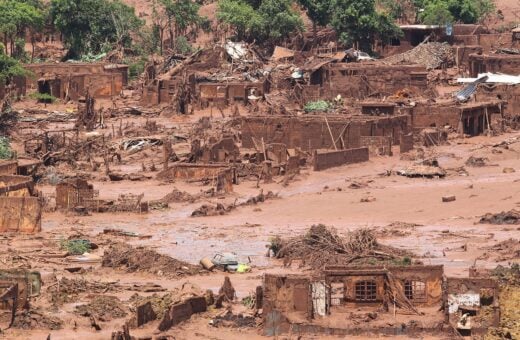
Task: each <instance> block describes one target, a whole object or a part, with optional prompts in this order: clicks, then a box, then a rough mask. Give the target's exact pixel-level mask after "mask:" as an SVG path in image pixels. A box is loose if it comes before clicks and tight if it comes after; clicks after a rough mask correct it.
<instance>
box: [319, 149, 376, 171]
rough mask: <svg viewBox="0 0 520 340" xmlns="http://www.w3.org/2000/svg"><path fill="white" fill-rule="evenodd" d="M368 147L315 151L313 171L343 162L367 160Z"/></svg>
mask: <svg viewBox="0 0 520 340" xmlns="http://www.w3.org/2000/svg"><path fill="white" fill-rule="evenodd" d="M368 158H369V156H368V148H366V147H365V148H356V149H348V150H338V151H317V150H316V151H315V152H314V171H321V170H325V169H328V168H333V167H336V166H340V165H345V164H354V163H361V162H366V161H368Z"/></svg>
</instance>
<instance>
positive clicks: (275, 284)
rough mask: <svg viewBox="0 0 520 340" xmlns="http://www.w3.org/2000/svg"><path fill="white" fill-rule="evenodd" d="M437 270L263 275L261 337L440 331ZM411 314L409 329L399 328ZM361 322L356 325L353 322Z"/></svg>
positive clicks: (441, 317)
mask: <svg viewBox="0 0 520 340" xmlns="http://www.w3.org/2000/svg"><path fill="white" fill-rule="evenodd" d="M442 304H443V266H423V265H412V266H389V267H380V266H374V267H372V266H366V267H344V266H334V267H325V269H324V270H323V271H321V272H320V273H319V274H317V275H315V276H305V275H280V274H265V275H264V279H263V315H264V334H265V335H268V336H276V335H279V334H283V333H287V332H288V331H289V330H291V331H292V332H293V333H296V334H301V333H309V332H311V333H327V334H334V335H348V334H351V335H360V334H366V333H374V334H377V333H385V334H388V335H399V334H403V335H404V334H409V333H408V332H411V333H413V332H417V333H420V332H428V333H429V334H435V333H436V332H439V331H442V327H441V328H439V324H442V323H443V321H444V315H443V313H442V312H440V311H439V310H440V308H441V306H442ZM410 315H413V319H414V320H415V327H413V328H411V329H407V328H406V327H405V328H403V327H401V325H402V323H404V322H406V320H409V316H410ZM358 320H359V321H363V322H359V321H358Z"/></svg>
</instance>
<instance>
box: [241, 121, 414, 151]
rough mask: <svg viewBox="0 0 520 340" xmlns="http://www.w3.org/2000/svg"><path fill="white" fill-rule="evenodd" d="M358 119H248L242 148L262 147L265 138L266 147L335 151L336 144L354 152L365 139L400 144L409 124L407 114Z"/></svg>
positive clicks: (244, 125) (243, 122) (244, 127)
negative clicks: (388, 139)
mask: <svg viewBox="0 0 520 340" xmlns="http://www.w3.org/2000/svg"><path fill="white" fill-rule="evenodd" d="M357 117H358V118H355V117H341V116H328V118H327V119H328V120H327V121H326V120H325V117H324V116H307V117H283V116H278V117H272V116H271V117H267V116H266V117H244V118H242V124H241V125H242V129H241V132H242V146H243V147H245V148H251V149H252V148H255V147H256V148H260V146H261V144H262V139H263V140H264V143H265V144H270V143H282V144H285V145H286V146H287V148H289V149H294V148H300V149H302V150H308V151H312V150H316V149H333V148H334V143H335V144H336V147H337V148H340V149H352V148H359V147H360V146H361V145H360V137H361V136H389V137H392V139H393V144H399V135H400V133H401V132H402V131H406V130H407V124H408V122H407V117H406V116H404V115H402V116H391V117H374V118H367V119H364V118H363V119H360V118H359V117H360V116H357ZM327 122H328V126H327ZM329 127H330V132H329ZM331 134H332V136H333V138H334V143H333V141H332V138H331Z"/></svg>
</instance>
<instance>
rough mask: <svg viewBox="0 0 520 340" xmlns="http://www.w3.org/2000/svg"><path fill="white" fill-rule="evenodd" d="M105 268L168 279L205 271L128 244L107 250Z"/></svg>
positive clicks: (113, 246) (119, 244) (116, 244)
mask: <svg viewBox="0 0 520 340" xmlns="http://www.w3.org/2000/svg"><path fill="white" fill-rule="evenodd" d="M102 266H103V267H112V268H120V269H123V270H125V271H127V272H140V271H141V272H142V271H144V272H148V273H152V274H157V275H160V276H162V275H164V276H168V277H182V276H187V275H195V274H200V273H202V272H203V270H202V269H201V268H200V267H198V266H194V265H191V264H189V263H187V262H183V261H179V260H177V259H174V258H172V257H170V256H166V255H162V254H159V253H157V252H156V251H154V250H151V249H147V248H142V247H138V248H134V247H132V246H130V245H128V244H126V243H115V244H113V245H111V246H110V247H109V248H107V249H106V250H105V253H104V255H103V260H102Z"/></svg>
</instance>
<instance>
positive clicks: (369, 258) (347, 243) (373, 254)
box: [271, 224, 411, 269]
mask: <svg viewBox="0 0 520 340" xmlns="http://www.w3.org/2000/svg"><path fill="white" fill-rule="evenodd" d="M271 250H272V251H273V253H274V254H275V256H276V257H277V258H283V259H285V260H286V263H290V262H291V261H292V260H301V261H302V262H303V264H304V265H308V266H310V267H311V268H313V269H320V268H323V267H324V266H334V265H349V264H350V265H355V264H381V263H387V262H393V263H396V264H397V263H403V264H404V263H406V257H408V256H411V254H409V253H407V252H405V251H402V250H399V249H396V248H393V247H390V246H385V245H382V244H380V243H378V242H377V239H376V237H375V234H374V232H373V231H372V230H371V229H367V228H362V229H358V230H355V231H353V232H349V233H348V235H347V237H346V238H344V237H341V236H339V235H338V234H337V232H336V230H335V229H334V228H332V227H327V226H325V225H323V224H318V225H313V226H312V227H311V228H310V229H309V230H308V231H307V233H306V234H305V235H302V236H297V237H294V238H290V239H280V238H275V239H273V241H272V244H271ZM408 262H409V259H408Z"/></svg>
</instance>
